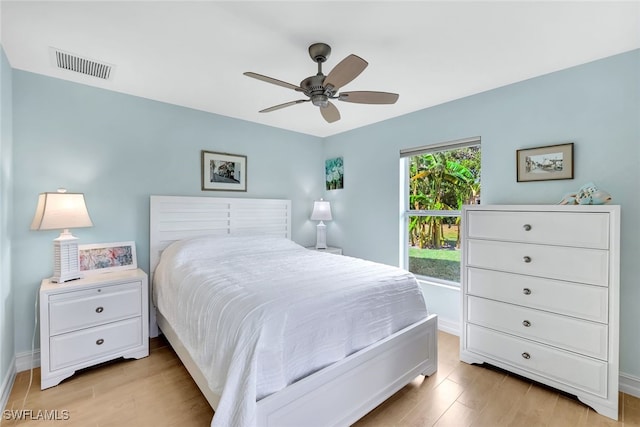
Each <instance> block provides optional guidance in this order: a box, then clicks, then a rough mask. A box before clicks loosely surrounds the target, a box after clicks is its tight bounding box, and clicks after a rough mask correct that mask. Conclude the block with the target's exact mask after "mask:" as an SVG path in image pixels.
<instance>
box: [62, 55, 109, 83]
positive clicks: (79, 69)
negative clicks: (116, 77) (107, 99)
mask: <svg viewBox="0 0 640 427" xmlns="http://www.w3.org/2000/svg"><path fill="white" fill-rule="evenodd" d="M51 53H52V59H53V63H54V66H55V67H57V68H60V69H63V70H69V71H74V72H76V73H80V74H84V75H86V76H92V77H97V78H99V79H103V80H109V79H110V78H111V75H112V72H113V68H114V67H113V65H111V64H107V63H105V62H98V61H95V60H93V59H89V58H83V57H82V56H79V55H76V54H74V53H69V52H64V51H62V50H60V49H56V48H53V47H52V48H51Z"/></svg>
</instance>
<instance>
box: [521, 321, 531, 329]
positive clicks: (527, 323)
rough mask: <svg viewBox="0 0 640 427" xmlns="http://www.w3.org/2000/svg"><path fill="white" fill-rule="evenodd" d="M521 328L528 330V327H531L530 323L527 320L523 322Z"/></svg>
mask: <svg viewBox="0 0 640 427" xmlns="http://www.w3.org/2000/svg"><path fill="white" fill-rule="evenodd" d="M522 326H524V327H525V328H528V327H529V326H531V322H529V321H528V320H523V321H522Z"/></svg>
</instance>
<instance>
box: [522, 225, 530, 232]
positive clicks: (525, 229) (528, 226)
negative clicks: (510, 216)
mask: <svg viewBox="0 0 640 427" xmlns="http://www.w3.org/2000/svg"><path fill="white" fill-rule="evenodd" d="M522 228H524V231H531V225H530V224H525V225H523V226H522Z"/></svg>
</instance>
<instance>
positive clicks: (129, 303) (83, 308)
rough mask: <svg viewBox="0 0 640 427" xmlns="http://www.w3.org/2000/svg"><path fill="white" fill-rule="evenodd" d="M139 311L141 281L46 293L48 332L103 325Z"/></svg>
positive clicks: (135, 314)
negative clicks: (59, 292)
mask: <svg viewBox="0 0 640 427" xmlns="http://www.w3.org/2000/svg"><path fill="white" fill-rule="evenodd" d="M141 314H142V289H141V283H140V282H132V283H125V284H122V285H114V286H104V287H96V288H93V289H87V290H83V291H77V292H70V293H62V294H57V295H52V296H50V297H49V321H50V334H51V335H58V334H61V333H65V332H70V331H75V330H77V329H80V328H88V327H91V326H96V325H102V324H105V323H108V322H113V321H117V320H121V319H127V318H129V317H134V316H140V315H141Z"/></svg>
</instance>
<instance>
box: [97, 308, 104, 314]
mask: <svg viewBox="0 0 640 427" xmlns="http://www.w3.org/2000/svg"><path fill="white" fill-rule="evenodd" d="M103 311H104V307H98V308H96V313H102V312H103Z"/></svg>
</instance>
